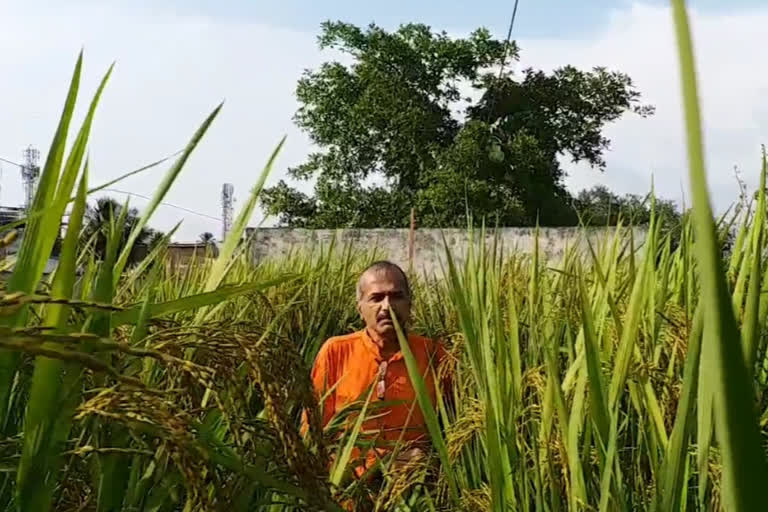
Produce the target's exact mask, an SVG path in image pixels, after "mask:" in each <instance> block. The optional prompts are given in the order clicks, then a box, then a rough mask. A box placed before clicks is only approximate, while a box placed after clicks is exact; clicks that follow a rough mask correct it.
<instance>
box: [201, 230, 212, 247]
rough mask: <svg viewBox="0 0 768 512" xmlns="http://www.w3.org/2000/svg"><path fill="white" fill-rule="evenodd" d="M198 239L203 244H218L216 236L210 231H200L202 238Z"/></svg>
mask: <svg viewBox="0 0 768 512" xmlns="http://www.w3.org/2000/svg"><path fill="white" fill-rule="evenodd" d="M198 240H199V241H200V243H201V244H205V245H214V246H215V245H216V237H215V236H214V235H213V233H211V232H210V231H206V232H204V233H200V238H199V239H198Z"/></svg>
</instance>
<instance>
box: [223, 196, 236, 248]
mask: <svg viewBox="0 0 768 512" xmlns="http://www.w3.org/2000/svg"><path fill="white" fill-rule="evenodd" d="M234 203H235V186H234V185H232V184H231V183H225V184H224V186H223V187H221V240H222V242H223V241H224V240H226V239H227V235H229V232H230V230H231V229H232V217H233V214H234Z"/></svg>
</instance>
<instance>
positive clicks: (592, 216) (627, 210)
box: [574, 185, 682, 226]
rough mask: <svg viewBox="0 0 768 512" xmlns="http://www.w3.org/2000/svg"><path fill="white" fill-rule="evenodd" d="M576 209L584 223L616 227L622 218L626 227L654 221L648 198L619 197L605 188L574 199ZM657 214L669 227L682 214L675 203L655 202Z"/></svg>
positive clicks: (590, 190) (631, 195)
mask: <svg viewBox="0 0 768 512" xmlns="http://www.w3.org/2000/svg"><path fill="white" fill-rule="evenodd" d="M574 206H575V208H576V210H578V211H579V213H580V214H581V217H582V220H583V221H584V223H585V224H588V225H592V226H605V225H611V226H614V225H616V223H617V222H618V220H619V217H621V219H622V222H624V224H628V223H629V222H631V223H632V224H633V225H636V226H637V225H644V224H648V222H649V221H650V220H651V202H650V199H649V198H648V197H641V196H639V195H636V194H625V195H623V196H619V195H617V194H615V193H613V192H611V191H610V190H608V188H607V187H605V186H603V185H596V186H595V187H592V188H591V189H589V190H582V191H581V192H579V193H578V195H577V196H576V198H575V199H574ZM656 214H657V215H659V216H660V218H661V219H662V220H663V222H664V223H665V224H667V225H674V226H678V225H679V224H680V223H681V222H682V213H681V212H680V209H679V208H678V206H677V205H676V204H675V202H674V201H670V200H666V199H659V198H657V199H656Z"/></svg>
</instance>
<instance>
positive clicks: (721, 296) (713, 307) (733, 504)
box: [672, 0, 768, 510]
mask: <svg viewBox="0 0 768 512" xmlns="http://www.w3.org/2000/svg"><path fill="white" fill-rule="evenodd" d="M672 7H673V9H672V10H673V18H674V22H675V28H676V33H677V44H678V50H679V57H680V68H681V80H682V91H683V102H684V105H685V122H686V132H687V138H688V159H689V168H690V181H691V188H692V196H693V219H694V226H695V228H696V235H697V240H696V256H697V259H698V262H699V266H700V268H699V272H700V275H701V287H702V293H701V301H702V308H703V310H704V323H705V325H704V340H703V343H704V345H705V346H707V345H709V346H711V347H712V349H713V350H712V354H711V355H712V356H713V357H712V358H711V360H708V361H705V362H706V363H708V367H706V369H705V370H706V371H707V372H708V375H709V377H710V378H711V380H712V381H713V384H714V416H715V424H716V426H717V436H718V439H719V440H720V446H721V451H722V456H723V483H722V494H723V503H724V505H725V506H726V507H727V508H728V509H730V510H759V509H760V508H762V507H764V506H765V503H766V502H768V492H766V488H765V482H766V481H768V467H766V461H765V453H764V450H763V446H762V441H761V437H760V433H759V430H758V425H757V418H756V415H755V412H754V393H753V391H752V385H751V383H750V382H749V377H748V376H749V373H748V372H747V371H746V365H745V364H744V357H743V352H742V351H741V350H739V349H738V348H737V345H736V343H735V340H738V339H739V338H740V336H739V331H738V329H737V327H736V320H735V318H734V316H733V308H732V306H731V300H730V297H729V294H728V289H727V285H726V282H725V275H724V272H723V270H722V268H721V265H720V259H719V247H718V243H717V238H716V232H715V226H714V223H713V220H712V210H711V207H710V204H709V194H708V192H707V177H706V173H705V169H704V151H703V142H702V133H701V117H700V114H699V104H698V91H697V85H696V71H695V65H694V57H693V47H692V43H691V35H690V29H689V26H688V15H687V12H686V8H685V2H684V1H683V0H673V2H672Z"/></svg>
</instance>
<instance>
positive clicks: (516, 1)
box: [499, 0, 520, 79]
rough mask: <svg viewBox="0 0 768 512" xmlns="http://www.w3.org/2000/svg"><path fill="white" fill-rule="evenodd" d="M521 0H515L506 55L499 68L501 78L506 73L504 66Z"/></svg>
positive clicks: (505, 47)
mask: <svg viewBox="0 0 768 512" xmlns="http://www.w3.org/2000/svg"><path fill="white" fill-rule="evenodd" d="M519 1H520V0H515V7H514V8H513V9H512V18H511V19H510V20H509V30H508V31H507V41H506V42H505V43H504V56H503V57H502V59H501V67H500V68H499V79H501V75H502V74H503V73H504V66H506V65H507V57H508V56H509V44H510V42H511V41H512V29H513V28H514V27H515V18H516V17H517V4H518V2H519Z"/></svg>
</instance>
